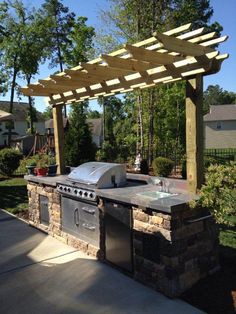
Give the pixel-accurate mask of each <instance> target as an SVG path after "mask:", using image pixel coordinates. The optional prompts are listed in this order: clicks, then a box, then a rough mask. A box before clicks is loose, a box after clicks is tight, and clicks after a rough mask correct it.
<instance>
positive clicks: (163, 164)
mask: <svg viewBox="0 0 236 314" xmlns="http://www.w3.org/2000/svg"><path fill="white" fill-rule="evenodd" d="M152 166H153V171H154V174H155V175H159V176H162V177H168V176H169V175H170V174H171V171H172V169H173V167H174V162H173V161H172V160H171V159H169V158H165V157H157V158H155V159H154V160H153V162H152Z"/></svg>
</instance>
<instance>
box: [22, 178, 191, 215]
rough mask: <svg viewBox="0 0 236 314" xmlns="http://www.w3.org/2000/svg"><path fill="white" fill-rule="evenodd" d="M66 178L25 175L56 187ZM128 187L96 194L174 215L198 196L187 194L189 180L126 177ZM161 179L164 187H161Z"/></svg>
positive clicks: (97, 191) (34, 180)
mask: <svg viewBox="0 0 236 314" xmlns="http://www.w3.org/2000/svg"><path fill="white" fill-rule="evenodd" d="M66 178H67V175H57V176H53V177H38V176H30V175H27V176H25V179H26V180H27V181H31V182H34V183H38V184H44V185H49V186H53V187H56V184H57V182H59V183H64V182H65V179H66ZM127 179H128V180H127V184H126V185H125V186H123V187H118V188H106V189H95V191H96V194H97V195H98V196H100V197H102V198H106V199H109V200H111V201H114V202H122V203H126V204H132V205H138V206H141V207H145V208H152V209H156V210H160V211H163V212H166V213H171V212H174V211H176V210H178V209H180V208H181V207H183V206H184V205H185V204H186V203H188V202H189V201H191V200H193V199H196V198H197V196H196V195H194V194H191V193H188V191H187V182H186V180H178V179H169V178H161V177H151V176H147V175H138V174H127ZM160 180H161V181H162V182H164V183H165V186H160V185H158V183H160ZM156 192H169V193H171V194H172V195H171V196H168V197H163V198H159V199H158V198H156V197H155V196H154V195H155V193H156Z"/></svg>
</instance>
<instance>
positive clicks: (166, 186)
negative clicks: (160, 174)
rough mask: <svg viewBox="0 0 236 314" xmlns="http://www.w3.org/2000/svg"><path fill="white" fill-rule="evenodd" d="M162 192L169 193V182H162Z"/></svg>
mask: <svg viewBox="0 0 236 314" xmlns="http://www.w3.org/2000/svg"><path fill="white" fill-rule="evenodd" d="M160 186H161V192H165V193H169V182H168V181H167V180H165V179H163V180H161V181H160Z"/></svg>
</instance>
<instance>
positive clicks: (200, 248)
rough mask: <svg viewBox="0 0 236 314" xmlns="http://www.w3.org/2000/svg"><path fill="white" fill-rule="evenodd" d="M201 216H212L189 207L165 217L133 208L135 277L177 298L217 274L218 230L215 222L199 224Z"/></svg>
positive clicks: (209, 219)
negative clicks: (200, 280) (206, 277)
mask: <svg viewBox="0 0 236 314" xmlns="http://www.w3.org/2000/svg"><path fill="white" fill-rule="evenodd" d="M199 215H200V216H201V217H205V216H208V213H207V211H204V210H203V211H202V212H200V211H199V209H194V210H192V209H188V208H187V207H185V208H183V209H182V210H181V209H179V210H178V211H177V212H176V213H172V214H163V213H161V212H157V211H153V210H150V209H145V208H144V209H142V208H136V207H133V229H134V233H133V238H134V248H133V250H134V277H135V278H136V279H137V280H139V281H141V282H143V283H145V284H148V285H149V286H151V287H152V288H154V289H156V290H158V291H161V292H163V293H164V294H166V295H168V296H170V297H176V296H178V295H180V294H181V293H182V292H184V291H185V290H187V289H188V288H190V287H191V286H192V285H193V284H195V283H196V282H197V281H198V280H199V279H201V278H203V277H205V276H206V275H208V274H209V273H212V272H214V271H216V270H217V269H218V268H219V263H218V240H217V239H218V230H217V227H216V224H215V222H214V220H213V218H211V217H208V218H207V219H205V220H199V221H198V220H197V218H196V217H199ZM193 220H196V221H193ZM148 243H149V247H148Z"/></svg>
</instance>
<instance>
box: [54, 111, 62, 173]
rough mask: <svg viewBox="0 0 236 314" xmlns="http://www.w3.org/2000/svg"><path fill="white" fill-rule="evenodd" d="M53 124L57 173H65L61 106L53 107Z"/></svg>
mask: <svg viewBox="0 0 236 314" xmlns="http://www.w3.org/2000/svg"><path fill="white" fill-rule="evenodd" d="M53 126H54V142H55V152H56V163H57V165H58V167H57V174H63V173H65V159H64V151H63V149H64V127H63V116H62V106H59V105H57V106H54V107H53Z"/></svg>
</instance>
